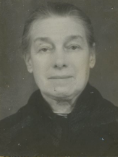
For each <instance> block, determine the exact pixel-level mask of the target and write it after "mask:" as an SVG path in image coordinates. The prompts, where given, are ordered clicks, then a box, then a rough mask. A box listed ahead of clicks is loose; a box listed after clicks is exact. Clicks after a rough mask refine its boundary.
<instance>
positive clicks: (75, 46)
mask: <svg viewBox="0 0 118 157" xmlns="http://www.w3.org/2000/svg"><path fill="white" fill-rule="evenodd" d="M68 49H69V50H73V51H75V50H78V49H81V47H80V46H79V45H70V46H68Z"/></svg>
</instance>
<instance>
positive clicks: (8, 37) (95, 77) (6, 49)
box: [0, 0, 118, 119]
mask: <svg viewBox="0 0 118 157" xmlns="http://www.w3.org/2000/svg"><path fill="white" fill-rule="evenodd" d="M46 1H48V0H0V119H3V118H5V117H7V116H9V115H11V114H13V113H15V112H16V111H17V110H18V109H19V108H21V107H22V106H23V105H25V104H26V103H27V101H28V98H29V97H30V95H31V93H32V92H33V91H34V90H36V89H37V87H36V85H35V83H34V80H33V76H32V75H31V74H29V73H28V72H27V69H26V66H25V63H24V61H23V59H22V55H21V54H22V52H21V51H20V42H21V36H22V31H23V27H24V21H25V19H26V18H27V16H28V13H29V12H30V11H31V10H33V9H34V8H36V7H37V6H38V4H39V3H45V2H46ZM53 1H63V2H70V3H73V4H75V5H77V6H78V7H80V8H81V9H82V10H83V11H84V12H85V13H86V14H88V16H89V17H90V19H91V21H92V23H93V27H94V31H95V38H96V43H97V48H96V53H97V63H96V66H95V68H94V69H93V70H92V71H91V76H90V82H91V84H92V85H94V86H95V87H96V88H97V89H98V90H99V91H100V92H101V94H102V95H103V97H104V98H106V99H108V100H110V101H111V102H112V103H113V104H114V105H116V106H118V0H53Z"/></svg>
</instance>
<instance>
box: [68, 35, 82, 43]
mask: <svg viewBox="0 0 118 157" xmlns="http://www.w3.org/2000/svg"><path fill="white" fill-rule="evenodd" d="M76 39H81V40H82V41H83V37H82V36H80V35H71V36H68V37H67V39H66V42H69V41H71V40H76Z"/></svg>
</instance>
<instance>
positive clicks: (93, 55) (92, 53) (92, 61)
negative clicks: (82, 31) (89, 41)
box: [89, 43, 96, 68]
mask: <svg viewBox="0 0 118 157" xmlns="http://www.w3.org/2000/svg"><path fill="white" fill-rule="evenodd" d="M95 47H96V45H95V43H94V44H93V46H92V47H91V48H90V62H89V63H90V68H93V67H94V66H95V63H96V51H95Z"/></svg>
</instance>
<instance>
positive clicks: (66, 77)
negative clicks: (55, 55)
mask: <svg viewBox="0 0 118 157" xmlns="http://www.w3.org/2000/svg"><path fill="white" fill-rule="evenodd" d="M69 78H72V76H66V75H64V76H51V77H49V79H69Z"/></svg>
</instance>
